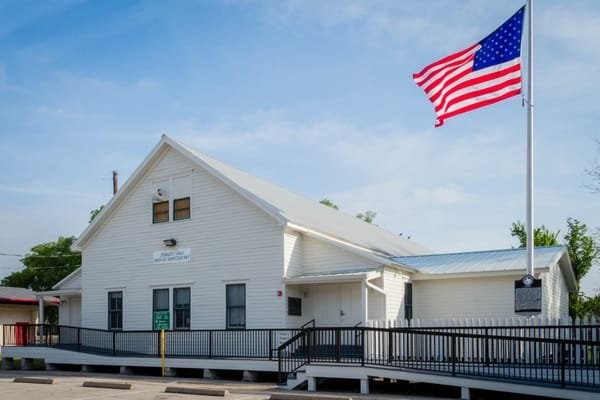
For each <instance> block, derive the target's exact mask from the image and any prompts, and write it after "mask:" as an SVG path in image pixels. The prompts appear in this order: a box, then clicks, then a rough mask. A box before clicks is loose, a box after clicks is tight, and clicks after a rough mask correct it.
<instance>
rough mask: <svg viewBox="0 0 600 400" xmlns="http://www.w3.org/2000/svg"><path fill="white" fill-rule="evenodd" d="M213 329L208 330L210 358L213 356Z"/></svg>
mask: <svg viewBox="0 0 600 400" xmlns="http://www.w3.org/2000/svg"><path fill="white" fill-rule="evenodd" d="M212 334H213V331H212V329H211V330H210V331H208V358H212Z"/></svg>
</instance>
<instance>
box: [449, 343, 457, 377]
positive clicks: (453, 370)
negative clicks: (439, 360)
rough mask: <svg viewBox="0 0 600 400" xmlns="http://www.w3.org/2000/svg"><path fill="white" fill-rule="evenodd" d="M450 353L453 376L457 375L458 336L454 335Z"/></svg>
mask: <svg viewBox="0 0 600 400" xmlns="http://www.w3.org/2000/svg"><path fill="white" fill-rule="evenodd" d="M451 338H452V342H451V347H450V348H451V350H450V354H451V357H452V376H454V375H456V336H455V335H452V336H451Z"/></svg>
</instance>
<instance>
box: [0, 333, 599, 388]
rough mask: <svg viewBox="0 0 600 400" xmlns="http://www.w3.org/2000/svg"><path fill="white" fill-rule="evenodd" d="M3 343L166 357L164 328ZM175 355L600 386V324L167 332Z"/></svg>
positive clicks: (25, 336)
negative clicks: (162, 354)
mask: <svg viewBox="0 0 600 400" xmlns="http://www.w3.org/2000/svg"><path fill="white" fill-rule="evenodd" d="M3 333H4V336H3V337H4V341H3V345H4V346H48V347H58V348H62V349H66V350H72V351H79V352H87V353H93V354H103V355H109V356H120V357H160V355H161V352H160V344H161V340H160V331H107V330H101V329H89V328H80V327H71V326H61V325H30V324H23V325H21V324H16V325H4V332H3ZM165 355H166V357H171V358H234V359H236V358H237V359H263V360H278V363H279V372H280V379H281V380H285V379H286V377H287V376H288V374H290V373H293V372H294V371H296V370H298V369H299V368H301V367H302V366H303V365H306V364H315V363H328V364H329V363H330V364H354V365H363V366H364V365H366V366H377V367H385V368H398V369H406V370H415V371H427V372H434V373H440V374H447V375H452V376H469V377H482V378H486V379H501V380H510V381H521V382H536V383H541V384H548V385H557V386H562V387H577V388H580V389H587V390H596V391H600V325H597V324H596V325H591V324H579V325H558V326H520V327H515V326H493V327H492V326H488V327H443V328H437V327H417V328H373V327H347V328H317V327H314V326H310V327H306V326H305V327H304V328H302V329H296V330H294V329H246V330H225V329H217V330H189V331H165Z"/></svg>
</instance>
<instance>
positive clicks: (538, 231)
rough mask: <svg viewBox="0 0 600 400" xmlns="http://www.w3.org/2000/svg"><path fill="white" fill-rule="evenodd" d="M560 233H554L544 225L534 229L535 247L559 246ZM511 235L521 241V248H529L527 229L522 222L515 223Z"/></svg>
mask: <svg viewBox="0 0 600 400" xmlns="http://www.w3.org/2000/svg"><path fill="white" fill-rule="evenodd" d="M559 233H560V231H556V232H552V231H551V230H549V229H548V228H546V227H545V226H544V225H542V226H540V227H538V228H534V230H533V245H534V246H536V247H538V246H557V245H558V234H559ZM510 235H511V236H513V237H516V238H518V239H519V247H526V246H527V228H526V227H525V225H524V224H523V223H522V222H521V221H517V222H513V224H512V227H511V229H510Z"/></svg>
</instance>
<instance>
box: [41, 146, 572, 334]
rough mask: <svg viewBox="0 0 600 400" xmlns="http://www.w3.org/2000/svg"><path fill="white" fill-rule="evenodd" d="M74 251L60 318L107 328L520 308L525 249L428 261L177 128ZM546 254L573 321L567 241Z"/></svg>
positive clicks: (547, 308)
mask: <svg viewBox="0 0 600 400" xmlns="http://www.w3.org/2000/svg"><path fill="white" fill-rule="evenodd" d="M76 246H77V247H78V248H79V249H80V250H81V251H82V254H83V261H82V267H81V269H80V270H78V271H76V272H75V273H73V274H72V275H71V276H69V277H67V278H65V280H63V281H62V282H60V283H59V284H58V285H57V286H56V287H55V290H54V291H52V292H50V293H52V294H54V295H58V296H60V297H61V298H62V299H63V300H66V302H63V306H62V307H61V317H60V318H61V319H60V321H61V323H65V324H69V325H76V324H77V323H80V324H81V326H84V327H88V328H99V329H117V330H150V329H153V328H159V327H163V328H170V329H221V328H298V327H300V326H301V325H302V324H304V323H306V322H308V321H310V320H313V319H314V320H315V322H316V325H317V326H353V325H357V324H365V323H366V322H367V321H368V320H399V319H404V318H407V317H411V316H412V317H414V318H442V317H456V318H460V317H479V316H494V317H500V316H511V315H513V314H514V309H513V301H514V295H513V291H514V280H515V279H518V278H520V277H521V276H522V275H523V272H524V271H525V255H524V254H523V251H522V250H518V249H516V250H506V251H503V252H480V253H476V254H478V256H477V257H475V259H473V258H472V259H471V261H468V260H466V259H467V258H468V254H475V253H462V255H431V251H429V250H428V249H427V248H425V247H424V246H422V245H420V244H418V243H416V242H415V241H413V240H409V239H406V238H404V237H401V236H398V235H396V234H393V233H390V232H387V231H385V230H383V229H381V228H379V227H377V226H375V225H371V224H368V223H366V222H363V221H361V220H359V219H357V218H355V217H353V216H351V215H347V214H344V213H343V212H341V211H337V210H334V209H332V208H329V207H327V206H324V205H322V204H319V203H318V202H316V201H313V200H309V199H306V198H304V197H302V196H299V195H296V194H294V193H291V192H289V191H288V190H286V189H283V188H281V187H278V186H276V185H274V184H271V183H269V182H266V181H264V180H262V179H260V178H257V177H255V176H252V175H250V174H248V173H245V172H243V171H240V170H238V169H236V168H233V167H231V166H229V165H226V164H224V163H222V162H220V161H218V160H215V159H213V158H210V157H208V156H206V155H204V154H202V153H200V152H198V151H196V150H194V149H192V148H190V147H188V146H186V145H184V144H182V143H180V142H178V141H176V140H173V139H172V138H170V137H167V136H163V137H162V138H161V140H160V142H159V143H158V144H157V145H156V147H155V148H154V149H153V150H152V151H151V153H150V154H149V155H148V156H147V157H146V158H145V159H144V160H143V162H142V163H141V165H140V166H139V167H138V168H137V169H136V171H135V172H134V173H133V174H132V176H131V177H130V178H129V180H128V181H127V182H126V183H125V184H124V186H123V187H122V188H121V189H120V190H119V191H118V192H117V193H116V195H115V196H114V197H113V198H112V199H111V201H110V202H109V203H108V204H107V205H106V207H105V208H104V210H103V211H102V212H101V213H100V214H99V215H98V216H97V217H96V219H95V220H94V221H93V222H92V223H91V224H90V225H89V226H88V227H87V229H86V230H85V231H84V232H83V233H82V234H81V236H80V237H79V239H78V241H77V243H76ZM537 254H538V255H537V256H536V265H537V267H538V268H537V272H538V274H539V276H540V277H542V279H543V281H544V285H545V286H544V298H543V302H544V304H543V312H542V314H543V315H545V316H549V317H557V318H558V317H561V316H565V315H566V313H567V308H568V304H567V297H566V296H567V293H568V292H569V291H574V290H575V289H576V288H575V281H574V278H573V271H572V268H571V265H570V261H569V258H568V255H567V253H566V251H565V248H563V247H553V248H549V249H545V250H542V251H538V252H537ZM509 255H510V256H509ZM507 257H508V259H509V261H507ZM458 261H460V262H458ZM458 264H460V265H458ZM79 296H81V297H80V299H81V300H80V301H79ZM79 310H80V317H78V312H79ZM64 313H67V314H68V315H66V314H64ZM78 318H79V319H78Z"/></svg>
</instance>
